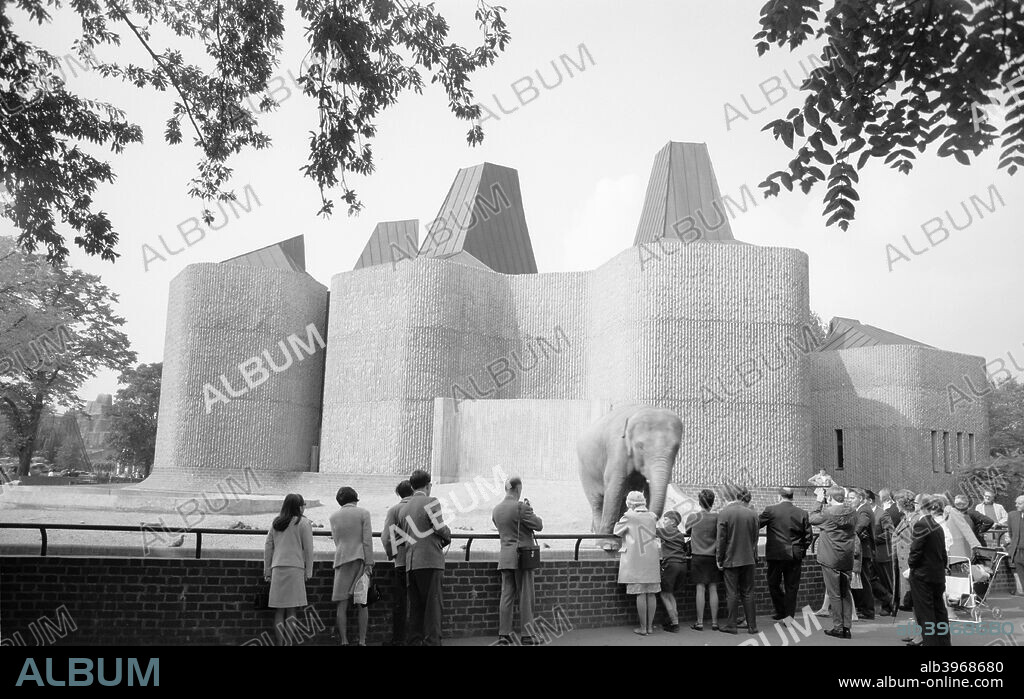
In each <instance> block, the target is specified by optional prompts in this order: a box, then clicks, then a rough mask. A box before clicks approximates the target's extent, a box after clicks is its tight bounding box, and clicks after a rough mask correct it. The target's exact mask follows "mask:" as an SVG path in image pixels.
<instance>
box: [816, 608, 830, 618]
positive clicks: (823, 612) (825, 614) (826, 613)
mask: <svg viewBox="0 0 1024 699" xmlns="http://www.w3.org/2000/svg"><path fill="white" fill-rule="evenodd" d="M814 616H821V617H828V616H832V611H831V610H824V609H819V610H818V611H816V612H814Z"/></svg>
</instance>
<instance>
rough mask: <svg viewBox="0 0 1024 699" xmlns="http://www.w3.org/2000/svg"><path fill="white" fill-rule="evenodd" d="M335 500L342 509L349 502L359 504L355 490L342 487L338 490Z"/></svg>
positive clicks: (345, 486)
mask: <svg viewBox="0 0 1024 699" xmlns="http://www.w3.org/2000/svg"><path fill="white" fill-rule="evenodd" d="M335 499H336V500H337V501H338V504H339V505H341V506H342V507H344V506H345V505H347V504H349V503H350V502H359V495H358V494H357V493H356V489H355V488H351V487H349V486H347V485H343V486H341V487H340V488H338V496H337V497H336V498H335Z"/></svg>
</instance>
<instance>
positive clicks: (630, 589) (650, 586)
mask: <svg viewBox="0 0 1024 699" xmlns="http://www.w3.org/2000/svg"><path fill="white" fill-rule="evenodd" d="M655 592H661V583H626V594H627V595H646V594H654V593H655Z"/></svg>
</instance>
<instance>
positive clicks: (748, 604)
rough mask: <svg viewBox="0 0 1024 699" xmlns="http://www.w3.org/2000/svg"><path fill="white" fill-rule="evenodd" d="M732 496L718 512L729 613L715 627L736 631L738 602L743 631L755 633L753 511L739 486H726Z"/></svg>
mask: <svg viewBox="0 0 1024 699" xmlns="http://www.w3.org/2000/svg"><path fill="white" fill-rule="evenodd" d="M728 492H729V494H730V495H731V496H732V499H731V500H730V501H729V502H728V503H727V504H726V506H725V508H724V509H723V510H722V511H721V512H719V513H718V548H717V552H716V555H717V557H718V567H719V568H720V569H721V570H722V571H723V575H724V577H725V592H726V599H727V609H728V610H729V616H728V618H727V619H726V621H725V623H724V624H722V625H721V626H720V627H719V630H720V631H724V632H725V633H733V634H734V633H736V612H737V606H738V604H739V603H742V604H743V612H744V614H745V615H746V619H747V631H748V632H749V633H752V634H755V633H757V632H758V629H757V616H756V613H755V608H754V595H753V589H754V565H755V563H756V562H757V532H758V529H759V528H760V527H758V524H757V514H756V513H755V512H754V511H753V510H752V509H750V508H749V507H747V506H746V504H744V501H743V498H744V496H746V495H749V493H748V491H747V489H746V488H744V487H742V486H739V487H737V486H729V491H728Z"/></svg>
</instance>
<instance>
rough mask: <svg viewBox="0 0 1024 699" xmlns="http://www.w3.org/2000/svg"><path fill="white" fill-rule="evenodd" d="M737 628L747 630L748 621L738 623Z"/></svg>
mask: <svg viewBox="0 0 1024 699" xmlns="http://www.w3.org/2000/svg"><path fill="white" fill-rule="evenodd" d="M736 628H737V629H745V628H747V620H746V619H744V620H743V621H738V622H736Z"/></svg>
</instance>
